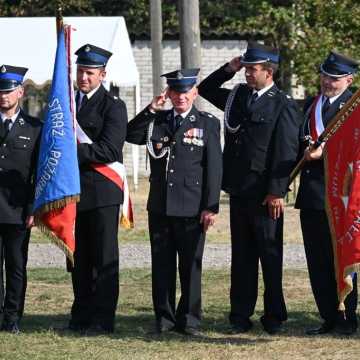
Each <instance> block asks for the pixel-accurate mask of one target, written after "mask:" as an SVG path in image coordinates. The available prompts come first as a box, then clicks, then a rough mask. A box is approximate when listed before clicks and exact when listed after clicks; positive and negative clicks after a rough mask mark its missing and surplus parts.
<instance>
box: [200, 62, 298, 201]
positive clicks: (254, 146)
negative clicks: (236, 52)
mask: <svg viewBox="0 0 360 360" xmlns="http://www.w3.org/2000/svg"><path fill="white" fill-rule="evenodd" d="M225 66H226V65H224V66H223V67H221V68H220V69H218V70H216V71H215V72H213V73H212V74H210V76H208V77H207V78H206V79H205V80H203V81H202V82H201V83H200V85H199V94H200V95H201V96H202V97H204V98H205V99H207V100H208V101H210V102H211V103H212V104H214V105H215V106H216V107H218V108H219V109H221V110H224V109H225V105H226V103H227V101H228V97H229V95H230V90H228V89H224V88H221V86H222V84H223V83H224V82H226V81H228V80H230V79H231V78H232V77H233V76H234V73H228V72H226V71H225V70H224V68H225ZM252 91H253V90H252V89H251V88H250V87H248V86H247V85H246V84H240V85H239V87H238V90H237V92H236V94H235V96H234V99H233V103H232V106H231V109H230V112H229V120H228V122H229V125H230V126H231V127H232V128H235V127H237V126H238V125H240V127H239V129H238V130H237V131H236V132H235V133H231V132H229V131H228V130H225V147H224V155H223V156H224V157H223V161H224V175H223V183H222V188H223V190H225V191H226V192H228V193H229V194H230V195H234V196H237V197H240V198H242V199H243V200H244V204H246V206H249V205H250V204H252V205H255V206H257V205H259V204H260V203H261V202H262V201H263V200H264V198H265V196H266V195H267V194H272V195H277V196H279V197H283V196H284V195H285V194H286V192H287V190H288V176H289V174H290V172H291V170H292V168H293V166H294V164H295V161H296V157H297V152H298V133H299V126H300V123H301V118H300V113H299V111H298V108H297V105H296V103H295V101H293V100H292V99H290V98H289V97H288V96H286V95H285V94H284V93H282V92H281V91H280V90H279V89H278V88H277V87H276V85H274V86H273V87H272V88H271V89H269V90H268V91H266V92H265V93H264V94H263V95H262V96H261V97H260V98H259V99H258V100H257V101H256V102H254V103H253V104H252V105H251V106H248V101H249V98H250V96H251V94H252Z"/></svg>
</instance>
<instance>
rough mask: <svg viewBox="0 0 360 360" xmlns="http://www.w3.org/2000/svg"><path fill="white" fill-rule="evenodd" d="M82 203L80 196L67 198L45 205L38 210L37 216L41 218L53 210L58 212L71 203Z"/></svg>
mask: <svg viewBox="0 0 360 360" xmlns="http://www.w3.org/2000/svg"><path fill="white" fill-rule="evenodd" d="M79 201H80V195H71V196H66V197H64V198H63V199H60V200H55V201H52V202H50V203H48V204H45V205H43V206H42V207H41V208H39V209H37V210H36V216H40V215H42V214H43V213H46V212H49V211H51V210H58V209H61V208H63V207H65V206H66V205H68V204H71V203H74V202H75V203H77V202H79Z"/></svg>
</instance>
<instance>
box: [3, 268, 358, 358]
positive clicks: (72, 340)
mask: <svg viewBox="0 0 360 360" xmlns="http://www.w3.org/2000/svg"><path fill="white" fill-rule="evenodd" d="M29 273H30V276H29V286H28V293H27V301H26V314H25V317H24V319H23V322H22V328H23V333H22V334H21V335H20V336H13V335H8V334H4V333H0V358H1V359H14V360H16V359H152V360H154V359H186V360H188V359H290V358H291V359H309V358H317V359H355V358H357V357H358V354H359V352H360V336H359V334H356V335H355V336H353V337H351V338H349V339H346V338H342V337H339V336H337V335H329V336H322V337H318V338H312V337H308V336H305V335H304V329H305V328H306V327H309V326H313V325H315V324H317V322H318V317H317V314H316V308H315V305H314V302H313V298H312V295H311V291H310V288H309V283H308V278H307V273H306V271H302V270H287V271H285V274H284V287H285V295H286V299H287V305H288V311H289V320H288V321H287V323H286V324H285V326H284V331H283V333H282V334H280V335H278V336H270V335H267V334H265V333H264V332H263V330H262V328H261V325H260V323H259V317H260V316H261V314H262V300H261V296H260V298H259V301H258V305H257V307H256V312H255V315H254V317H253V319H254V324H255V326H254V329H253V330H252V331H250V332H249V333H248V334H245V335H229V334H228V333H227V331H228V322H227V315H228V311H229V299H228V293H229V274H228V272H227V271H225V270H212V271H205V273H204V281H203V294H204V299H203V302H204V320H203V322H202V329H203V331H204V337H203V338H198V339H189V338H187V337H184V336H182V335H179V334H176V333H170V334H168V335H163V336H155V335H151V334H149V333H148V332H149V330H151V329H152V326H153V312H152V304H151V277H150V273H149V271H148V270H128V271H123V272H122V273H121V284H120V303H119V307H118V312H117V326H116V331H115V334H114V335H111V336H80V335H74V334H73V333H71V332H68V331H60V330H57V328H61V327H63V326H65V325H66V324H67V321H68V314H69V311H70V306H71V301H72V293H71V282H70V277H69V275H68V274H67V273H65V272H64V271H62V270H57V269H36V270H31V271H30V272H29ZM261 293H262V288H261V289H260V291H259V294H261Z"/></svg>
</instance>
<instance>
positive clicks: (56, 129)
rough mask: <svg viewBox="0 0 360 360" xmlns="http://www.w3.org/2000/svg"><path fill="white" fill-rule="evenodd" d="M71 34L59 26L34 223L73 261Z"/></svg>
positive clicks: (76, 188) (76, 191) (76, 190)
mask: <svg viewBox="0 0 360 360" xmlns="http://www.w3.org/2000/svg"><path fill="white" fill-rule="evenodd" d="M70 38H71V27H70V26H64V27H63V28H61V29H60V32H59V35H58V44H57V50H56V59H55V65H54V73H53V80H52V86H51V91H50V96H49V103H48V108H47V112H46V116H45V121H44V126H43V130H42V136H41V142H40V153H39V162H38V168H37V175H36V188H35V201H34V213H35V221H36V223H37V224H38V225H39V226H40V228H41V229H42V230H43V231H45V232H46V233H48V234H49V235H50V236H51V238H52V240H53V241H54V242H55V243H56V244H57V245H58V246H59V247H60V248H61V249H62V250H63V251H64V252H65V254H66V256H67V257H68V258H69V260H70V261H71V262H73V254H74V251H75V236H74V233H75V218H76V202H77V201H79V195H80V177H79V167H78V160H77V151H76V136H75V133H74V129H75V116H74V115H75V113H74V93H73V87H72V80H71V62H70V53H71V49H70Z"/></svg>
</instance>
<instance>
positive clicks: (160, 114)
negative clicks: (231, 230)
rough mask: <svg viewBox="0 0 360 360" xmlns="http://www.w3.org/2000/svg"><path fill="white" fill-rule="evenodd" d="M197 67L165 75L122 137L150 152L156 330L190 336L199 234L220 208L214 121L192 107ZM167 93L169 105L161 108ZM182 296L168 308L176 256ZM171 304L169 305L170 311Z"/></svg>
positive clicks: (197, 303) (197, 312)
mask: <svg viewBox="0 0 360 360" xmlns="http://www.w3.org/2000/svg"><path fill="white" fill-rule="evenodd" d="M198 71H199V69H183V70H178V71H174V72H171V73H168V74H165V75H163V76H165V77H166V78H167V83H168V89H167V90H166V91H165V92H163V93H162V94H161V95H160V96H158V97H155V98H154V100H153V101H152V103H151V104H150V105H149V106H148V107H146V108H145V109H144V110H143V111H142V112H140V113H139V114H138V115H137V116H136V117H135V118H134V119H133V120H132V121H130V122H129V125H128V134H127V138H126V140H127V141H129V142H131V143H134V144H146V146H147V151H148V152H149V154H150V165H151V175H150V193H149V198H148V203H147V210H148V220H149V232H150V242H151V258H152V293H153V304H154V311H155V317H156V331H157V332H158V333H161V332H164V331H169V330H172V329H175V330H177V331H179V332H181V333H184V334H187V335H197V334H198V332H199V330H198V326H199V322H200V318H201V269H202V256H203V250H204V241H205V233H206V231H207V229H208V227H209V226H211V225H212V224H213V223H214V221H215V214H216V213H217V212H218V210H219V196H220V187H221V174H222V159H221V145H220V124H219V121H218V119H216V118H215V117H213V116H212V115H210V114H208V113H205V112H202V111H198V110H197V109H196V107H195V106H194V105H193V101H194V99H195V97H196V96H197V88H196V86H195V84H196V76H197V73H198ZM167 98H169V99H170V101H171V103H172V106H173V108H172V109H171V110H163V106H164V104H165V102H166V99H167ZM177 255H178V258H179V265H178V267H179V275H180V284H181V298H180V301H179V303H178V306H177V308H175V306H176V305H175V291H176V272H177V271H176V263H177V261H176V256H177ZM175 309H176V310H175Z"/></svg>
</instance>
